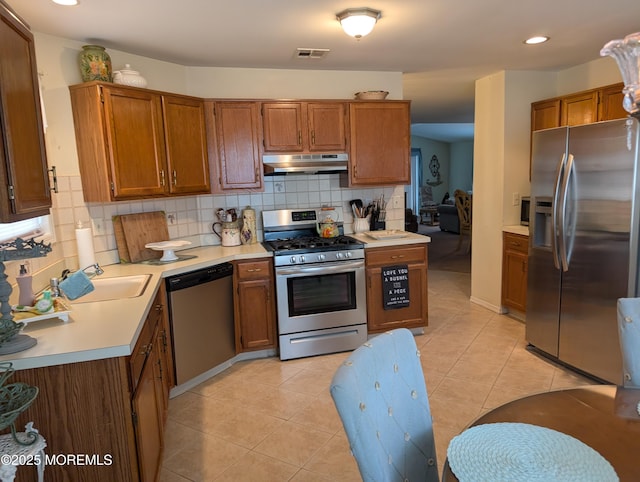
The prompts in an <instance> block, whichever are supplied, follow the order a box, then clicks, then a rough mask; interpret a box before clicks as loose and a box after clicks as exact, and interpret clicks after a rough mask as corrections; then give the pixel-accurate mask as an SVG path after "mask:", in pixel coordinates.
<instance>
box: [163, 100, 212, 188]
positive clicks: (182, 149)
mask: <svg viewBox="0 0 640 482" xmlns="http://www.w3.org/2000/svg"><path fill="white" fill-rule="evenodd" d="M162 112H163V115H164V133H165V142H166V148H167V170H168V175H169V176H170V178H171V179H170V182H169V192H171V193H175V194H187V193H191V194H206V193H209V192H211V185H210V183H209V159H208V156H207V134H206V128H205V122H204V101H202V100H200V99H192V98H188V97H180V96H175V97H174V96H167V95H164V96H162Z"/></svg>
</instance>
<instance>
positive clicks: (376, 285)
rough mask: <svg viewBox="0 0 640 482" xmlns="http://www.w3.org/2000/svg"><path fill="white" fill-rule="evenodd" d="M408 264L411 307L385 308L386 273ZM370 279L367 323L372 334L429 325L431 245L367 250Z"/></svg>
mask: <svg viewBox="0 0 640 482" xmlns="http://www.w3.org/2000/svg"><path fill="white" fill-rule="evenodd" d="M397 265H402V266H404V265H406V266H407V269H408V277H409V280H408V286H409V305H408V306H406V307H403V308H396V309H385V306H384V300H383V280H382V270H383V269H384V268H387V267H390V266H397ZM365 268H366V278H367V323H368V329H369V333H378V332H382V331H387V330H391V329H394V328H419V327H424V326H427V324H428V300H427V245H426V244H416V245H407V246H401V247H395V246H394V247H390V248H370V249H367V250H365Z"/></svg>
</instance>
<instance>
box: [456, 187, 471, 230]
mask: <svg viewBox="0 0 640 482" xmlns="http://www.w3.org/2000/svg"><path fill="white" fill-rule="evenodd" d="M453 196H454V198H455V200H456V208H457V209H458V219H459V220H460V232H461V233H462V232H463V230H464V232H469V231H471V196H469V193H468V192H466V191H463V190H461V189H456V190H455V192H454V193H453Z"/></svg>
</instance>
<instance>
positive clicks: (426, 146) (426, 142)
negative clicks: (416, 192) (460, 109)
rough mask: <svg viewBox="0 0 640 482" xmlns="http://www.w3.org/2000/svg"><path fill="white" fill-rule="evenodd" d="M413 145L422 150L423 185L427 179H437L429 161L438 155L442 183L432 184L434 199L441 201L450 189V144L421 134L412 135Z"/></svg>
mask: <svg viewBox="0 0 640 482" xmlns="http://www.w3.org/2000/svg"><path fill="white" fill-rule="evenodd" d="M411 147H413V148H418V149H420V150H421V151H422V185H423V186H426V185H427V181H435V178H434V177H433V176H432V175H431V172H430V171H429V162H431V157H432V156H434V155H435V156H437V158H438V163H439V164H440V180H441V181H442V184H439V185H437V186H432V187H431V189H432V192H433V200H434V201H435V202H440V201H441V200H442V198H443V197H444V194H445V193H446V192H447V191H448V192H449V193H451V191H450V190H449V166H450V163H451V152H450V146H449V144H448V143H447V142H440V141H434V140H433V139H427V138H425V137H420V136H411Z"/></svg>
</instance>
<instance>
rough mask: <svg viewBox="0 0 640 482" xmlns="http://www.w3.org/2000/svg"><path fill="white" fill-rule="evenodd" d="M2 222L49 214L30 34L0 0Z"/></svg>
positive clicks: (0, 205) (0, 188)
mask: <svg viewBox="0 0 640 482" xmlns="http://www.w3.org/2000/svg"><path fill="white" fill-rule="evenodd" d="M0 66H2V68H0V222H1V223H12V222H14V221H20V220H23V219H28V218H33V217H36V216H45V215H47V214H49V208H50V207H51V194H50V191H49V179H48V173H47V157H46V151H45V143H44V131H43V125H42V111H41V108H40V89H39V83H38V74H37V70H36V56H35V50H34V42H33V35H32V34H31V32H30V31H29V28H28V26H27V25H26V24H25V23H24V22H22V21H21V19H20V18H19V17H18V16H17V15H16V14H15V13H14V12H13V11H12V10H11V9H10V8H9V6H8V5H7V4H6V3H4V1H0Z"/></svg>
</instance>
